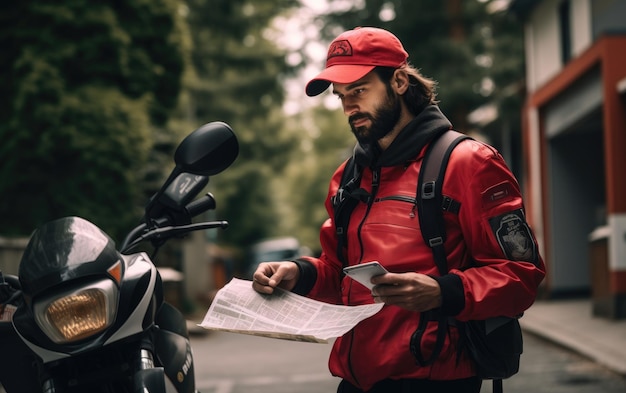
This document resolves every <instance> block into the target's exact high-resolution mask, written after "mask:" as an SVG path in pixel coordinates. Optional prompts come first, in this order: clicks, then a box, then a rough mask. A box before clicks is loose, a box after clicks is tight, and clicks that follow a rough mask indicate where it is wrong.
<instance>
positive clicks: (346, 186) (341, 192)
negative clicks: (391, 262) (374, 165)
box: [332, 156, 369, 266]
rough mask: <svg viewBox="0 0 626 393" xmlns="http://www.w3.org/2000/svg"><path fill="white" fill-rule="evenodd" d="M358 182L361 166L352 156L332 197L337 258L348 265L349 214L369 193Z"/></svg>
mask: <svg viewBox="0 0 626 393" xmlns="http://www.w3.org/2000/svg"><path fill="white" fill-rule="evenodd" d="M360 184H361V168H359V166H358V165H356V163H355V159H354V156H352V157H350V158H349V159H348V161H347V162H346V165H345V167H344V169H343V173H342V174H341V182H340V183H339V189H338V190H337V194H335V196H333V197H332V204H333V211H334V224H335V232H336V234H337V258H339V260H340V261H341V262H342V264H343V265H344V266H347V265H348V261H347V260H346V257H345V247H346V244H347V242H348V238H347V232H348V223H349V222H350V215H351V214H352V210H354V208H355V207H356V205H357V203H358V202H359V201H362V200H366V199H367V198H368V197H369V194H368V193H367V192H366V191H365V190H363V189H362V188H360V187H359V186H360Z"/></svg>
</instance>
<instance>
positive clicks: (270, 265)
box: [252, 261, 300, 294]
mask: <svg viewBox="0 0 626 393" xmlns="http://www.w3.org/2000/svg"><path fill="white" fill-rule="evenodd" d="M298 278H300V270H299V269H298V265H296V263H295V262H289V261H283V262H262V263H261V264H259V267H257V269H256V271H255V272H254V275H253V276H252V288H253V289H254V290H255V291H257V292H259V293H265V294H271V293H274V288H276V287H279V288H283V289H286V290H288V291H291V290H292V289H293V287H295V286H296V283H297V282H298Z"/></svg>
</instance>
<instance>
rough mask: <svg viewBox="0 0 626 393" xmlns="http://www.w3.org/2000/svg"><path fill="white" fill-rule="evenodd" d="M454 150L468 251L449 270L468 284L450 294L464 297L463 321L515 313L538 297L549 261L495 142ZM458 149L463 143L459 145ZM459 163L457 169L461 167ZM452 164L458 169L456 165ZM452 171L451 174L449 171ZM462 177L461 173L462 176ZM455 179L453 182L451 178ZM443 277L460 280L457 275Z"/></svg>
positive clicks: (453, 288) (462, 229)
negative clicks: (539, 245)
mask: <svg viewBox="0 0 626 393" xmlns="http://www.w3.org/2000/svg"><path fill="white" fill-rule="evenodd" d="M463 145H465V146H464V148H462V149H459V152H458V154H456V157H455V153H457V150H455V151H454V152H453V155H452V157H455V162H454V163H453V161H452V159H451V161H450V164H453V165H454V166H452V168H451V166H449V167H448V169H449V172H448V173H446V178H445V181H444V193H445V184H446V183H448V182H450V181H452V182H455V183H454V184H455V186H454V187H455V188H454V187H453V188H452V190H451V192H452V193H454V194H456V195H454V196H453V197H454V198H459V199H458V200H460V201H461V208H460V211H459V216H458V222H459V227H460V232H461V233H460V237H461V239H462V243H463V245H464V247H466V249H465V250H463V251H462V253H463V254H465V256H464V258H459V259H460V260H462V261H463V262H462V263H460V264H459V263H457V265H456V266H454V265H453V264H450V265H451V266H450V265H449V268H450V269H449V274H450V275H453V276H457V277H458V278H459V279H460V283H462V295H461V291H460V290H459V288H460V287H459V286H458V285H449V286H448V287H449V288H448V290H446V288H443V287H442V292H443V291H445V292H446V293H443V295H442V296H443V298H444V302H445V299H446V298H453V297H454V296H463V300H462V304H463V307H462V309H461V310H460V311H459V312H458V314H457V315H456V317H457V318H458V319H460V320H470V319H485V318H490V317H495V316H509V317H514V316H517V315H519V314H521V313H523V312H524V311H525V310H526V309H527V308H528V307H530V306H531V305H532V303H533V302H534V300H535V298H536V295H537V291H538V288H539V284H540V283H541V281H542V280H543V278H544V276H545V265H544V262H543V260H542V258H541V256H540V255H539V250H538V246H537V242H536V239H535V236H534V234H533V232H532V230H531V228H530V226H529V224H528V222H527V221H526V217H525V210H524V204H523V200H522V195H521V191H520V188H519V185H518V183H517V180H516V179H515V177H514V175H513V174H512V173H511V171H510V170H509V168H508V167H507V165H506V163H505V161H504V160H503V158H502V156H501V155H500V154H499V153H497V151H495V150H494V149H493V148H492V147H490V146H488V145H484V144H482V143H479V142H476V141H472V142H468V143H464V144H461V145H459V147H461V146H463ZM457 149H458V147H457ZM455 168H456V169H455ZM450 169H452V170H450ZM449 174H450V175H451V176H450V177H448V175H449ZM459 176H460V177H459ZM448 184H449V183H448ZM440 282H443V283H447V282H451V283H458V282H459V280H458V279H457V278H456V277H454V279H450V278H449V277H448V278H446V277H442V278H441V279H440Z"/></svg>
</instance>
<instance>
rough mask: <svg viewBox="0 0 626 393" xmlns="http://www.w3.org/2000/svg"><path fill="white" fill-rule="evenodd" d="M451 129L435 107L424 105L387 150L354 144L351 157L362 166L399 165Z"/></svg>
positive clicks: (414, 156) (372, 145)
mask: <svg viewBox="0 0 626 393" xmlns="http://www.w3.org/2000/svg"><path fill="white" fill-rule="evenodd" d="M451 128H452V123H450V121H449V120H448V119H447V118H446V117H445V115H444V114H443V113H441V110H439V107H438V106H436V105H430V106H427V107H426V108H425V109H424V110H423V111H422V112H420V113H419V114H418V115H417V116H416V117H415V118H414V119H413V120H411V122H410V123H409V124H407V125H406V127H404V129H403V130H402V131H400V133H399V134H398V136H397V137H396V139H394V141H393V142H392V143H391V145H389V147H388V148H387V149H386V150H384V151H382V150H381V149H380V147H379V146H378V144H366V145H361V144H358V143H357V145H356V147H355V149H354V156H355V160H356V162H357V164H358V165H359V166H362V167H366V166H367V167H385V166H395V165H401V164H404V163H405V162H407V161H409V160H412V159H415V158H416V157H417V156H418V155H419V154H420V152H421V151H422V149H424V147H425V146H426V145H427V144H428V143H429V142H430V141H431V140H433V138H435V137H436V136H438V135H441V134H442V133H443V132H445V131H447V130H449V129H451Z"/></svg>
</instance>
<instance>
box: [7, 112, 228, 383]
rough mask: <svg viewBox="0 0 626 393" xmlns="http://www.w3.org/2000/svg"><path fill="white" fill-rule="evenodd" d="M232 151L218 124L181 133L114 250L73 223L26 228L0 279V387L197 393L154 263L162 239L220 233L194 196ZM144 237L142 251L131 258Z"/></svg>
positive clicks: (98, 234) (179, 323)
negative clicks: (163, 175)
mask: <svg viewBox="0 0 626 393" xmlns="http://www.w3.org/2000/svg"><path fill="white" fill-rule="evenodd" d="M238 153H239V145H238V142H237V138H236V137H235V134H234V133H233V131H232V129H231V128H230V126H228V125H227V124H226V123H222V122H212V123H207V124H205V125H204V126H202V127H200V128H198V129H197V130H195V131H193V132H192V133H191V134H189V135H188V136H187V137H186V138H185V139H183V141H182V142H181V143H180V144H179V146H178V147H177V149H176V151H175V154H174V161H175V164H176V166H175V167H174V169H173V170H172V172H171V173H170V175H169V177H168V178H167V180H166V181H165V183H164V184H163V186H162V187H161V188H160V189H159V191H158V192H157V193H156V194H154V195H153V197H152V198H151V199H150V200H149V202H148V203H147V205H146V207H145V212H144V217H143V219H142V220H141V221H140V224H139V225H138V226H137V227H135V228H134V229H132V230H131V231H130V232H129V233H128V235H127V236H126V237H125V238H124V240H123V242H122V244H121V245H120V247H119V248H116V247H115V244H114V241H113V240H112V238H111V237H109V236H108V235H107V234H106V233H104V232H103V231H102V230H101V229H100V228H98V227H97V226H96V225H94V224H93V223H91V222H89V221H87V220H85V219H83V218H80V217H64V218H60V219H57V220H54V221H51V222H48V223H45V224H44V225H42V226H40V227H39V228H37V229H36V230H35V231H34V232H33V233H32V235H31V237H30V240H29V242H28V245H27V247H26V250H25V251H24V254H23V256H22V259H21V262H20V265H19V272H18V276H14V275H2V273H1V272H0V383H1V384H2V385H3V386H4V389H5V390H6V391H7V392H8V393H13V392H37V391H40V392H46V393H56V392H117V393H119V392H142V393H144V392H149V393H153V392H158V393H160V392H177V393H191V392H196V388H195V378H194V363H193V356H192V351H191V346H190V340H189V334H188V331H187V325H186V320H185V318H184V316H183V315H182V313H181V312H180V311H178V310H177V309H176V308H174V307H173V306H172V305H170V304H169V303H167V302H166V301H164V299H163V284H162V280H161V277H160V275H159V272H158V270H157V268H156V266H155V264H154V263H153V262H152V259H153V258H154V257H155V255H156V253H157V251H158V250H159V248H160V247H161V246H162V245H163V244H164V243H165V242H166V241H167V240H169V239H172V238H178V237H182V236H183V235H185V234H187V233H189V232H192V231H198V230H206V229H211V228H227V226H228V222H226V221H208V222H192V218H194V217H196V216H198V215H200V214H201V213H203V212H206V211H208V210H211V209H215V206H216V204H215V199H214V197H213V195H212V194H211V193H206V194H205V195H203V196H201V197H197V196H198V194H199V193H200V191H201V190H202V189H203V188H204V187H205V186H206V184H207V183H208V181H209V177H210V176H213V175H216V174H218V173H220V172H222V171H223V170H224V169H226V168H227V167H228V166H230V165H231V164H232V163H233V162H234V160H235V159H236V157H237V155H238ZM196 197H197V198H196ZM146 242H149V243H150V244H151V246H152V249H153V253H152V255H151V256H148V254H147V253H146V252H145V251H137V249H138V247H139V246H140V244H147V243H146ZM0 391H1V389H0Z"/></svg>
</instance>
